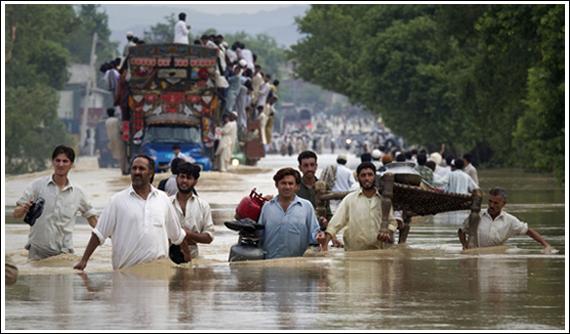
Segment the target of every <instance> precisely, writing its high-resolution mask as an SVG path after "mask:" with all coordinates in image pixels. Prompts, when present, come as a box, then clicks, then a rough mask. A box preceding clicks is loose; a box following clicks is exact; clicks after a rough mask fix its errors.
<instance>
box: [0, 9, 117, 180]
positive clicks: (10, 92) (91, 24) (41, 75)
mask: <svg viewBox="0 0 570 334" xmlns="http://www.w3.org/2000/svg"><path fill="white" fill-rule="evenodd" d="M5 9H6V20H5V22H4V24H5V31H6V36H5V41H6V53H5V55H4V62H5V65H6V66H5V68H6V72H5V76H6V77H5V78H6V87H5V96H6V105H5V108H6V109H5V110H6V114H5V119H6V133H5V139H6V153H5V166H6V172H7V173H25V172H30V171H36V170H41V169H44V168H46V161H48V159H49V158H50V154H51V152H52V150H53V148H54V147H55V146H57V145H59V144H68V145H72V146H74V145H75V143H74V142H73V138H72V137H71V136H69V134H67V132H66V129H65V126H64V124H63V123H62V122H61V121H60V120H59V119H58V118H57V107H58V102H59V96H58V90H61V89H62V88H63V86H64V85H65V83H66V82H67V80H68V79H69V73H68V71H67V68H68V66H69V64H70V63H71V62H80V63H88V62H89V54H90V52H91V44H92V36H93V33H94V32H97V34H98V39H99V43H98V46H97V50H98V52H97V56H98V59H99V60H100V61H105V60H109V59H111V57H112V56H114V54H113V50H114V49H116V45H114V44H112V43H110V42H109V36H110V31H109V28H108V27H107V17H106V14H104V13H100V12H98V9H97V6H95V5H82V6H79V7H76V8H74V7H73V6H71V5H15V4H8V5H6V7H5Z"/></svg>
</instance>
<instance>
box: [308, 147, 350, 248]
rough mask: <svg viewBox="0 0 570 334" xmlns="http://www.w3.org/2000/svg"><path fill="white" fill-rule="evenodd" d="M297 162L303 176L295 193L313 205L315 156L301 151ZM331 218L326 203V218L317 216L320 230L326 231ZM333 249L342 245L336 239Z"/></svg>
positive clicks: (315, 169)
mask: <svg viewBox="0 0 570 334" xmlns="http://www.w3.org/2000/svg"><path fill="white" fill-rule="evenodd" d="M297 161H299V170H300V171H301V173H302V174H303V177H302V178H301V184H300V186H299V190H298V191H297V196H299V197H301V198H304V199H306V200H307V201H309V202H311V204H313V207H314V208H315V210H316V205H315V196H316V195H315V183H316V182H317V181H318V179H317V177H316V176H315V173H316V171H317V167H318V165H317V154H316V153H315V152H313V151H303V152H301V153H300V154H299V155H298V156H297ZM331 217H332V212H331V208H330V205H329V204H328V203H327V206H326V216H319V217H317V218H318V221H319V225H320V227H321V230H323V231H324V230H326V228H327V225H328V220H329V219H330V218H331ZM333 247H342V243H341V242H340V241H338V240H336V239H334V240H333Z"/></svg>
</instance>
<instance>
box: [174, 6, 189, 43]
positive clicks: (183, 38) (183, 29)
mask: <svg viewBox="0 0 570 334" xmlns="http://www.w3.org/2000/svg"><path fill="white" fill-rule="evenodd" d="M178 19H179V21H178V22H177V23H176V24H175V25H174V43H175V44H186V45H188V44H189V41H188V34H189V33H190V25H188V24H186V14H185V13H180V14H178Z"/></svg>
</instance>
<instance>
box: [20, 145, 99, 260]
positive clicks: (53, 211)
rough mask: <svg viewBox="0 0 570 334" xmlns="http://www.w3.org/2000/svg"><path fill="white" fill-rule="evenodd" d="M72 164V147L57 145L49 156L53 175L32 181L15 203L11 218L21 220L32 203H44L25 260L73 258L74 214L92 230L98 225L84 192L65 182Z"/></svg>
mask: <svg viewBox="0 0 570 334" xmlns="http://www.w3.org/2000/svg"><path fill="white" fill-rule="evenodd" d="M74 161H75V152H74V151H73V149H72V148H71V147H68V146H64V145H60V146H57V147H56V148H55V149H54V150H53V153H52V158H51V162H52V166H53V174H52V175H49V176H44V177H41V178H39V179H36V180H34V182H32V184H31V185H30V186H29V187H28V188H27V189H26V191H25V192H24V195H22V197H21V198H20V199H19V200H18V202H17V206H16V208H15V209H14V213H13V216H14V218H17V219H20V218H22V217H24V216H25V215H26V214H27V213H28V211H29V210H30V208H31V206H32V203H34V202H37V201H38V199H40V198H42V199H44V201H45V202H44V209H43V212H42V214H41V216H39V217H38V218H37V220H36V221H35V222H34V224H33V225H32V226H31V227H30V235H29V237H28V244H27V245H26V249H28V250H29V253H28V258H29V259H31V260H40V259H44V258H47V257H50V256H55V255H59V254H62V253H71V254H73V252H74V251H73V228H74V226H75V214H76V213H77V212H80V213H81V214H82V216H83V217H85V218H87V222H88V223H89V225H91V227H95V225H96V224H97V216H96V215H95V210H94V209H93V207H92V206H91V204H90V203H89V202H88V201H87V198H86V196H85V193H84V192H83V189H82V188H80V187H78V186H77V185H75V184H73V183H72V182H71V180H70V179H69V178H68V174H69V171H70V170H71V168H72V167H73V162H74Z"/></svg>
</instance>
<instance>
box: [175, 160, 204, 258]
mask: <svg viewBox="0 0 570 334" xmlns="http://www.w3.org/2000/svg"><path fill="white" fill-rule="evenodd" d="M199 177H200V166H198V165H194V164H190V163H187V162H183V163H181V164H180V165H178V175H177V176H176V184H177V186H178V192H177V193H176V194H175V195H173V196H171V197H170V200H171V201H172V204H174V209H175V211H176V214H177V215H178V219H179V221H180V223H181V224H182V226H184V228H185V230H186V231H188V232H187V237H186V238H187V240H188V243H189V245H190V251H191V254H192V258H196V257H197V256H198V255H199V252H198V245H197V244H198V243H201V244H209V243H211V242H212V241H213V240H214V222H213V221H212V211H211V210H210V205H209V204H208V202H206V201H205V200H203V199H201V198H200V197H198V196H197V195H196V194H195V192H194V187H195V186H196V184H197V183H198V178H199Z"/></svg>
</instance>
